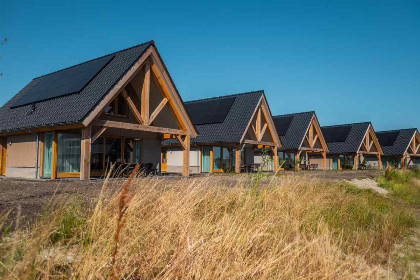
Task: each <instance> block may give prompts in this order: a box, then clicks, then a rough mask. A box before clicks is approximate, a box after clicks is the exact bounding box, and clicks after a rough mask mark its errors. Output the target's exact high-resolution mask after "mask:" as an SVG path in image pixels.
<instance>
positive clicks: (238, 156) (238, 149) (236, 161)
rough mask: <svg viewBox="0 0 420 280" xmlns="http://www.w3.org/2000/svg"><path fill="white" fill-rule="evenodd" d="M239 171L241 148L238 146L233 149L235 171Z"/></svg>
mask: <svg viewBox="0 0 420 280" xmlns="http://www.w3.org/2000/svg"><path fill="white" fill-rule="evenodd" d="M240 172H241V149H240V147H239V146H238V147H237V148H236V150H235V173H240Z"/></svg>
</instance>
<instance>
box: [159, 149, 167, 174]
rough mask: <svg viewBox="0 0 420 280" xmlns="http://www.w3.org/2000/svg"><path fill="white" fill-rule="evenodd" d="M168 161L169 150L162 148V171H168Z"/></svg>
mask: <svg viewBox="0 0 420 280" xmlns="http://www.w3.org/2000/svg"><path fill="white" fill-rule="evenodd" d="M167 162H168V150H167V149H162V152H161V153H160V171H161V172H166V171H167V170H168V169H167V165H166V164H167Z"/></svg>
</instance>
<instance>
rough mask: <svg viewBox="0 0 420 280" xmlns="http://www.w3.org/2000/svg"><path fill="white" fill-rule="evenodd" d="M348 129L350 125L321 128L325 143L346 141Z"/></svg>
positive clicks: (349, 129)
mask: <svg viewBox="0 0 420 280" xmlns="http://www.w3.org/2000/svg"><path fill="white" fill-rule="evenodd" d="M350 131H351V126H350V125H345V126H334V127H323V128H322V134H323V135H324V139H325V141H326V142H327V143H334V142H346V139H347V137H348V136H349V133H350Z"/></svg>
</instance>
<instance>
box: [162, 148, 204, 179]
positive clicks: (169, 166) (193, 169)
mask: <svg viewBox="0 0 420 280" xmlns="http://www.w3.org/2000/svg"><path fill="white" fill-rule="evenodd" d="M182 168H183V152H182V149H181V148H177V147H174V148H168V151H167V163H166V170H167V172H170V173H182ZM189 170H190V173H199V172H200V149H199V148H191V149H190V167H189Z"/></svg>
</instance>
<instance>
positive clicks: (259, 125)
mask: <svg viewBox="0 0 420 280" xmlns="http://www.w3.org/2000/svg"><path fill="white" fill-rule="evenodd" d="M255 131H256V132H257V139H258V141H260V134H261V107H260V108H258V111H257V119H256V122H255Z"/></svg>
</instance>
